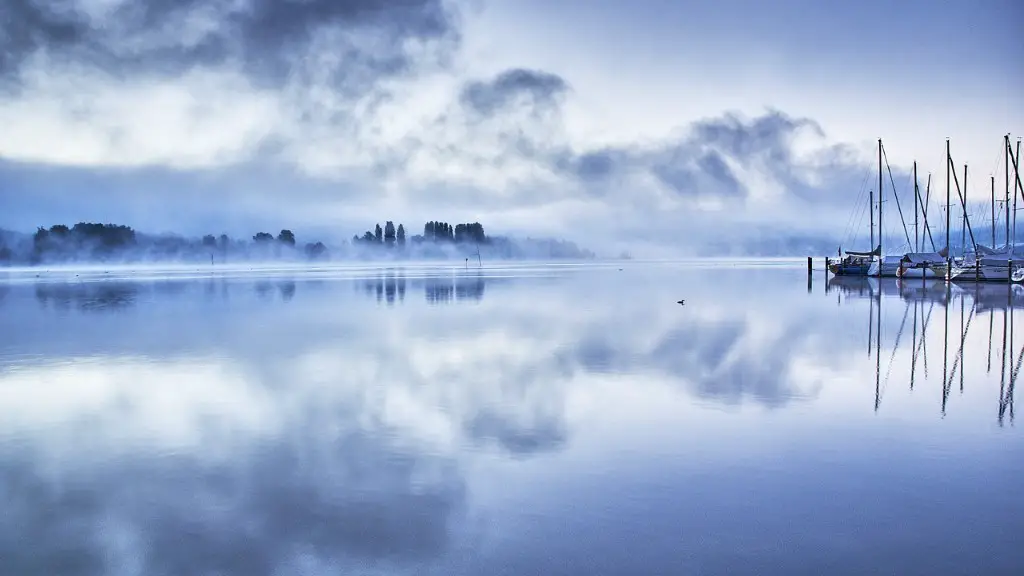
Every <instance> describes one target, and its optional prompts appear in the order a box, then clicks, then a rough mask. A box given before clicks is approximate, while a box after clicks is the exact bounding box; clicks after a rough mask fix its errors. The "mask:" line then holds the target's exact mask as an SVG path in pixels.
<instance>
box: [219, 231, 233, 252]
mask: <svg viewBox="0 0 1024 576" xmlns="http://www.w3.org/2000/svg"><path fill="white" fill-rule="evenodd" d="M229 244H231V238H228V235H227V234H221V235H220V241H219V243H218V247H219V248H220V249H221V250H227V249H228V245H229Z"/></svg>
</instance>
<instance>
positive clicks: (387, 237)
mask: <svg viewBox="0 0 1024 576" xmlns="http://www.w3.org/2000/svg"><path fill="white" fill-rule="evenodd" d="M384 241H385V242H387V244H388V246H391V245H393V244H394V243H395V223H394V222H392V221H391V220H388V221H387V222H385V223H384Z"/></svg>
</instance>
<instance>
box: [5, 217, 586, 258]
mask: <svg viewBox="0 0 1024 576" xmlns="http://www.w3.org/2000/svg"><path fill="white" fill-rule="evenodd" d="M303 240H304V239H300V238H299V237H297V236H296V234H295V233H293V232H292V231H291V230H287V229H285V230H281V231H280V232H279V233H278V234H276V235H274V234H271V233H269V232H258V233H256V234H255V235H254V236H253V237H252V238H232V237H230V236H228V235H227V234H221V235H219V236H214V235H212V234H208V235H206V236H203V237H201V238H188V237H185V236H181V235H177V234H145V233H141V232H136V231H135V230H133V229H132V228H131V227H128V226H123V225H114V224H90V223H79V224H76V225H74V226H73V227H68V226H65V225H61V224H58V225H54V226H51V227H50V228H42V227H40V228H39V229H38V230H37V231H36V232H35V234H32V235H29V234H23V233H18V232H11V231H3V230H0V266H3V265H6V266H40V265H46V266H55V265H70V264H91V263H102V264H105V265H110V264H115V265H116V264H132V265H139V264H150V263H152V264H155V263H160V264H176V263H179V264H200V263H202V264H240V263H256V262H260V263H271V262H279V263H288V262H291V263H309V262H337V261H416V260H431V261H437V260H442V261H457V262H466V263H468V262H470V261H472V262H474V263H479V262H482V261H483V260H551V259H556V260H557V259H591V258H595V257H596V255H595V254H594V253H593V252H591V251H589V250H586V249H583V248H580V247H579V246H577V245H576V244H574V243H573V242H570V241H567V240H560V239H554V238H512V237H508V236H487V235H485V234H484V231H483V227H482V226H481V225H480V224H478V223H473V224H459V225H456V226H451V225H449V224H447V223H443V222H428V223H427V225H426V226H425V227H424V234H422V235H415V236H412V237H411V238H407V237H406V235H405V231H404V228H403V227H402V225H401V224H399V226H398V227H397V228H396V227H395V226H394V225H393V224H392V223H391V222H387V224H386V226H385V227H384V228H382V227H381V226H380V225H377V226H376V230H375V231H367V232H366V233H365V234H364V235H363V236H358V235H356V236H354V237H353V238H352V240H351V241H335V242H329V243H325V242H322V241H320V240H311V241H305V242H304V241H303Z"/></svg>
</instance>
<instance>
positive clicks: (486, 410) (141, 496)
mask: <svg viewBox="0 0 1024 576" xmlns="http://www.w3.org/2000/svg"><path fill="white" fill-rule="evenodd" d="M486 264H487V263H485V266H484V267H483V268H482V269H474V268H473V267H472V266H471V267H470V268H469V269H465V268H463V267H460V266H440V267H431V266H415V265H409V266H405V267H401V268H399V267H395V268H389V269H383V268H382V269H369V268H355V267H342V268H320V269H313V270H297V269H287V268H285V269H277V270H272V269H261V270H257V271H248V270H240V271H230V270H219V271H217V272H211V271H210V269H201V270H185V269H179V270H167V271H154V270H149V271H144V272H138V271H136V272H132V271H125V270H112V271H104V270H101V269H96V270H91V271H88V272H86V271H80V272H61V273H58V272H54V271H32V272H28V273H22V272H10V273H7V274H6V276H4V275H3V274H0V507H2V509H3V511H4V512H3V514H0V573H2V574H5V575H6V574H10V575H18V576H27V575H34V574H46V575H56V574H61V575H64V574H67V575H78V574H116V575H128V574H145V575H175V576H177V575H206V574H222V575H245V576H256V575H264V574H266V575H271V574H273V575H278V574H382V575H383V574H436V575H462V574H466V575H477V574H480V575H486V576H498V575H506V574H508V575H562V574H565V575H588V576H589V575H600V574H609V575H611V574H614V575H620V574H621V575H647V574H651V575H675V574H681V575H682V574H759V575H774V574H779V575H793V574H815V575H820V574H830V575H833V574H900V575H908V574H921V575H929V576H931V575H936V574H985V575H994V574H1024V546H1021V541H1022V540H1021V539H1022V534H1024V495H1022V494H1021V492H1020V486H1021V482H1022V479H1024V434H1022V431H1021V428H1020V427H1018V426H1016V425H1015V422H1014V400H1013V389H1014V385H1015V374H1016V371H1017V370H1019V367H1020V365H1021V362H1022V354H1024V309H1020V308H1024V292H1022V291H1021V289H1020V288H1015V289H1014V290H1010V289H1009V288H1008V287H1007V286H989V287H985V288H976V287H974V286H970V285H966V286H960V287H958V286H950V287H948V289H947V286H946V285H945V284H943V283H937V284H936V283H924V282H922V281H919V280H918V281H911V282H907V283H903V284H900V283H897V282H896V281H895V280H893V281H882V282H879V281H878V280H876V279H862V280H859V281H857V280H854V281H848V282H836V281H835V280H833V281H831V282H826V279H825V277H824V275H823V274H822V273H821V272H817V273H816V274H815V276H814V277H813V278H812V279H811V280H810V282H808V279H807V274H806V271H805V269H803V268H802V267H801V265H800V264H797V265H792V264H780V263H772V264H770V265H760V266H758V265H751V264H749V263H747V264H744V263H733V264H732V265H729V266H710V265H704V264H701V263H654V264H652V263H638V262H622V263H612V264H607V265H600V266H599V265H588V266H570V265H540V264H537V265H533V264H531V265H525V264H524V265H519V266H507V267H501V268H499V267H488V266H487V265H486ZM37 274H38V275H39V277H36V275H37ZM76 274H77V276H76ZM680 299H684V300H685V304H682V305H680V304H677V301H678V300H680ZM1017 307H1019V308H1018V309H1016V311H1014V310H1015V308H1017ZM1004 335H1005V337H1004ZM1011 341H1012V343H1011Z"/></svg>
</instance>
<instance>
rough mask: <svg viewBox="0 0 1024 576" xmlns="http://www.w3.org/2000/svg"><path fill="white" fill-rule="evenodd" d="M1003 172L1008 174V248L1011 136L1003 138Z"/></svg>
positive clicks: (1007, 239)
mask: <svg viewBox="0 0 1024 576" xmlns="http://www.w3.org/2000/svg"><path fill="white" fill-rule="evenodd" d="M1003 144H1004V146H1003V164H1004V166H1003V171H1004V172H1005V173H1006V246H1007V247H1009V246H1010V135H1009V134H1007V135H1006V136H1003Z"/></svg>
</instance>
